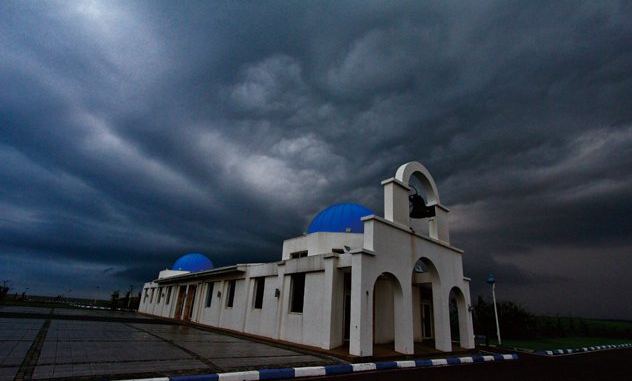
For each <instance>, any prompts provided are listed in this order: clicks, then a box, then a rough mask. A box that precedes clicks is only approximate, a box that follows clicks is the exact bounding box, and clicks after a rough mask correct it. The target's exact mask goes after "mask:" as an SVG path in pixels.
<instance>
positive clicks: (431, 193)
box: [395, 161, 440, 205]
mask: <svg viewBox="0 0 632 381" xmlns="http://www.w3.org/2000/svg"><path fill="white" fill-rule="evenodd" d="M418 174H421V176H419V175H418ZM413 175H415V177H417V179H418V180H419V181H420V182H421V185H423V187H424V190H425V191H426V196H427V197H428V205H434V204H440V201H439V191H438V190H437V185H436V184H435V181H434V179H433V178H432V175H430V172H428V170H427V169H426V167H424V166H423V165H422V164H421V163H419V162H417V161H411V162H409V163H406V164H403V165H402V166H400V167H399V168H398V169H397V173H396V174H395V179H396V180H399V181H401V182H402V183H404V184H406V185H410V183H409V182H410V178H411V176H413Z"/></svg>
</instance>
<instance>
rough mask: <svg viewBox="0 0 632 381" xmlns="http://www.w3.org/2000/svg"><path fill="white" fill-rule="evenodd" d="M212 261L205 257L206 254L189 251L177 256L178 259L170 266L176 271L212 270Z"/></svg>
mask: <svg viewBox="0 0 632 381" xmlns="http://www.w3.org/2000/svg"><path fill="white" fill-rule="evenodd" d="M213 267H214V266H213V262H211V260H210V259H208V258H207V257H206V255H203V254H198V253H191V254H185V255H183V256H181V257H180V258H178V260H177V261H176V262H175V263H174V264H173V266H172V267H171V269H172V270H178V271H190V272H192V273H195V272H198V271H204V270H212V269H213Z"/></svg>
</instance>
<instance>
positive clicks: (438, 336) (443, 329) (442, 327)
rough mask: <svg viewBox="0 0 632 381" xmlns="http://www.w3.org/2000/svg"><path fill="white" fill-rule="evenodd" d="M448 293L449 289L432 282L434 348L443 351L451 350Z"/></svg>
mask: <svg viewBox="0 0 632 381" xmlns="http://www.w3.org/2000/svg"><path fill="white" fill-rule="evenodd" d="M449 295H450V291H449V290H447V291H446V290H443V289H442V288H441V286H440V285H437V284H435V283H434V282H433V283H432V306H433V315H434V336H435V348H437V349H438V350H440V351H444V352H452V341H451V338H450V304H449Z"/></svg>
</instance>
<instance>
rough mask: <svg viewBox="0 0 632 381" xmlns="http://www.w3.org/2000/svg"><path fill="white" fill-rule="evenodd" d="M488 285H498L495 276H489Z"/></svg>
mask: <svg viewBox="0 0 632 381" xmlns="http://www.w3.org/2000/svg"><path fill="white" fill-rule="evenodd" d="M487 283H489V284H494V283H496V277H495V276H494V274H489V276H487Z"/></svg>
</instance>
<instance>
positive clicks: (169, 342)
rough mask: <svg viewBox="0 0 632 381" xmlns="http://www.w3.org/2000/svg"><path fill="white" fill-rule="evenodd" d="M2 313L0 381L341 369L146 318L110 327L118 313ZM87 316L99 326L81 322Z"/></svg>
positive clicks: (289, 352) (318, 359)
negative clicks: (316, 367) (321, 367)
mask: <svg viewBox="0 0 632 381" xmlns="http://www.w3.org/2000/svg"><path fill="white" fill-rule="evenodd" d="M16 310H19V307H12V312H15V311H16ZM4 311H6V310H5V307H3V308H0V381H9V380H14V379H15V380H22V379H29V378H31V379H36V380H45V379H56V380H61V379H64V378H83V379H91V378H93V379H104V378H141V377H156V376H174V375H183V374H197V373H217V372H226V371H236V370H249V369H261V368H280V367H294V366H312V365H327V364H335V363H339V361H338V360H336V359H333V358H327V357H322V356H319V355H317V354H310V353H306V352H302V351H297V350H295V349H290V348H286V347H282V346H274V345H269V344H265V343H260V342H256V341H252V340H248V339H246V338H242V337H237V336H232V335H227V334H223V333H218V332H214V331H207V330H203V329H199V328H195V327H191V326H183V325H178V324H172V323H169V322H162V321H155V320H152V319H148V318H147V317H139V318H138V319H136V320H132V322H121V321H107V317H108V316H120V315H117V314H118V313H115V312H108V311H89V310H88V311H85V310H74V311H77V312H75V313H74V316H76V319H68V316H72V315H73V313H72V312H71V311H73V310H63V312H62V313H63V316H64V317H63V320H62V319H55V316H59V315H57V311H61V309H55V311H54V312H55V314H54V315H52V317H51V315H50V313H49V312H47V313H46V318H38V314H37V311H31V312H32V313H33V314H32V318H25V317H20V318H15V317H6V316H7V315H6V314H4V315H3V312H4ZM19 312H21V313H22V312H24V311H19ZM39 312H41V311H39ZM108 313H109V315H108ZM128 314H129V313H128ZM60 315H61V314H60ZM86 315H89V316H91V317H94V316H96V315H98V316H99V317H101V318H102V320H101V321H94V320H89V321H88V320H82V319H83V318H85V317H86ZM132 317H133V315H129V316H126V318H128V319H131V318H132Z"/></svg>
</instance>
